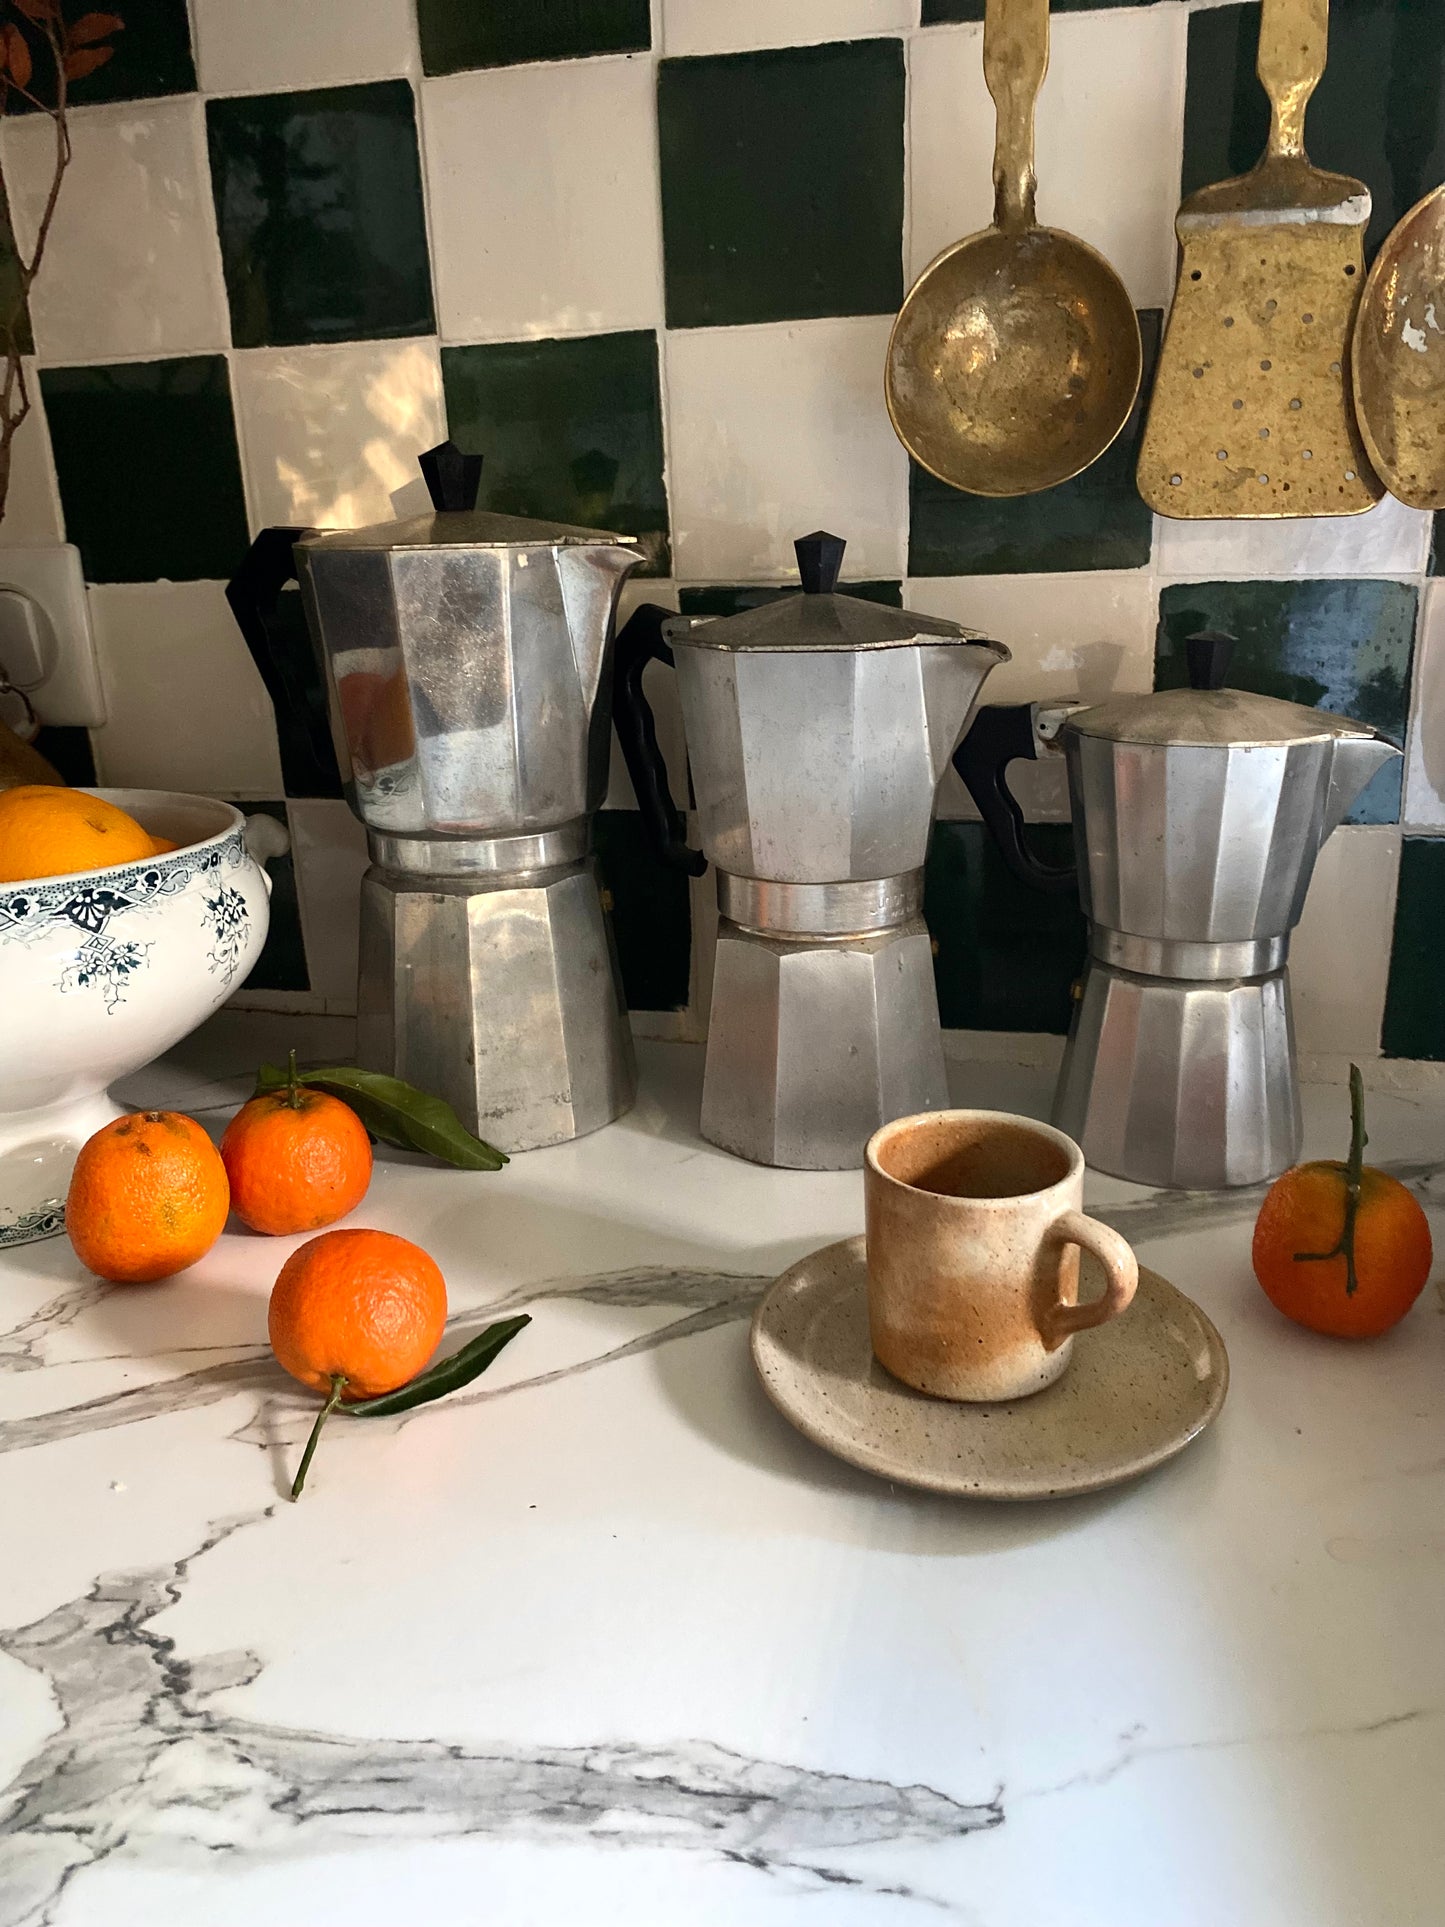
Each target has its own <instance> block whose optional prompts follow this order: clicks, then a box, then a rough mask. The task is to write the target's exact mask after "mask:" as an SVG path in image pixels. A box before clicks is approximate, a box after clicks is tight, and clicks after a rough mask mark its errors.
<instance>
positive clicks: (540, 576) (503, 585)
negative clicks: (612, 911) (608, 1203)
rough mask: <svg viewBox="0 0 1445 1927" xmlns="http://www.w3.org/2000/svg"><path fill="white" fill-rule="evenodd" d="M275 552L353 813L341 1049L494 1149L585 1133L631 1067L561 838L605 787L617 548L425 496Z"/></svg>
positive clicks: (605, 945)
mask: <svg viewBox="0 0 1445 1927" xmlns="http://www.w3.org/2000/svg"><path fill="white" fill-rule="evenodd" d="M296 555H297V563H298V569H299V574H300V578H301V586H302V594H303V597H304V598H305V602H306V607H307V613H308V617H309V620H310V623H311V627H312V631H313V634H314V636H315V637H316V639H317V641H318V643H319V645H320V648H321V653H322V655H323V656H324V658H325V660H326V662H327V665H328V668H329V670H330V673H331V679H332V683H333V687H334V695H335V715H336V717H337V718H338V719H339V732H340V736H341V738H342V746H344V748H345V751H346V754H347V756H348V758H349V762H350V769H351V787H350V795H351V800H352V805H353V807H354V809H355V810H356V813H357V815H358V816H360V818H361V820H362V821H363V822H364V823H365V824H366V825H367V828H368V830H369V832H370V841H371V848H372V859H373V867H372V868H371V870H370V871H368V873H367V876H366V879H365V882H364V884H363V887H362V906H361V957H360V980H359V987H358V994H357V1001H358V1007H359V1012H360V1024H359V1033H358V1049H359V1055H360V1059H361V1062H362V1063H363V1064H365V1065H366V1066H367V1067H368V1068H370V1069H374V1070H383V1071H389V1072H392V1073H394V1074H396V1075H397V1076H400V1077H404V1078H406V1079H407V1080H408V1081H409V1082H411V1083H413V1084H417V1085H419V1086H421V1088H422V1089H424V1090H428V1091H435V1092H437V1093H439V1094H440V1095H442V1096H445V1097H446V1098H447V1100H448V1101H449V1102H450V1103H451V1104H452V1105H453V1106H454V1107H455V1109H456V1111H457V1112H458V1114H459V1115H460V1116H461V1117H462V1118H463V1120H464V1121H465V1122H466V1123H467V1124H468V1126H469V1127H471V1128H472V1129H474V1130H476V1131H477V1132H478V1133H479V1134H480V1135H481V1136H482V1137H484V1138H486V1139H488V1141H489V1142H491V1143H493V1144H495V1145H497V1146H498V1147H499V1148H500V1149H502V1150H504V1151H514V1150H518V1151H520V1150H527V1149H530V1148H532V1147H533V1146H536V1145H542V1144H555V1143H559V1142H561V1141H562V1140H563V1139H566V1138H572V1137H577V1136H579V1135H580V1134H581V1133H582V1132H584V1131H592V1130H596V1129H597V1127H598V1126H599V1125H602V1124H606V1123H608V1122H609V1121H610V1120H611V1119H612V1118H614V1117H617V1116H618V1115H619V1114H620V1113H621V1112H622V1111H624V1110H626V1109H627V1107H628V1105H629V1104H630V1103H631V1101H632V1096H633V1089H634V1072H633V1062H632V1041H631V1033H630V1031H629V1028H628V1022H627V1012H626V1009H625V1006H624V1002H623V997H622V991H621V984H620V979H619V977H618V974H617V965H616V959H615V956H614V954H613V950H612V945H611V939H610V935H609V932H608V930H607V926H606V922H605V919H604V916H603V911H602V904H601V900H600V897H599V894H598V887H597V878H596V873H595V870H594V868H593V866H592V864H591V863H590V861H581V860H579V859H581V858H582V856H583V853H584V852H585V850H586V848H587V842H588V830H587V819H588V817H590V815H591V814H592V812H593V811H595V810H596V809H597V807H598V805H599V804H600V803H601V801H602V798H603V795H604V794H605V791H606V786H607V767H608V746H609V745H608V738H609V733H610V729H611V715H610V707H609V703H608V701H607V700H606V697H605V695H602V692H604V691H606V690H607V689H609V688H610V678H609V676H608V673H607V666H608V654H609V650H610V648H611V643H612V633H613V617H614V614H615V611H616V605H617V596H618V592H619V590H620V588H621V586H622V581H623V578H624V577H625V575H626V574H627V573H628V571H629V570H630V569H633V568H635V567H636V566H637V564H638V562H639V561H640V560H641V555H640V552H639V550H638V549H637V548H636V547H635V546H631V545H628V544H625V543H623V542H621V541H619V540H618V539H617V538H615V537H612V536H608V535H605V534H601V533H598V532H596V531H589V530H580V529H566V528H562V527H559V526H557V525H552V524H543V523H529V522H525V521H521V520H519V519H517V518H513V517H507V516H496V515H489V514H481V513H476V512H473V511H470V510H456V511H452V510H448V511H442V512H439V513H437V514H435V515H427V516H420V517H418V518H417V519H416V520H415V521H414V522H403V523H396V524H389V525H386V526H384V527H382V528H378V529H361V530H356V531H348V532H342V533H339V534H331V535H322V536H318V537H313V538H310V539H308V540H307V541H305V542H302V543H300V544H298V545H297V550H296ZM599 697H601V699H600V700H599ZM509 839H511V840H510V841H509ZM563 851H565V856H566V861H565V862H562V861H560V860H559V856H560V853H561V852H563ZM539 852H541V853H542V854H538V853H539Z"/></svg>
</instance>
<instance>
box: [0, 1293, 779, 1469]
mask: <svg viewBox="0 0 1445 1927" xmlns="http://www.w3.org/2000/svg"><path fill="white" fill-rule="evenodd" d="M771 1282H772V1280H771V1279H769V1278H762V1277H756V1276H753V1275H751V1274H744V1273H736V1272H716V1271H679V1270H675V1269H669V1268H667V1267H664V1266H640V1267H636V1268H634V1269H631V1270H627V1271H614V1272H604V1273H602V1274H600V1275H599V1276H596V1277H581V1278H559V1279H554V1280H551V1281H549V1282H546V1283H542V1284H538V1285H525V1286H518V1287H517V1288H516V1289H515V1290H514V1291H510V1292H507V1293H506V1294H505V1295H504V1296H502V1297H501V1298H498V1299H495V1300H494V1301H493V1302H492V1303H491V1304H489V1305H486V1306H483V1307H482V1308H480V1309H479V1310H476V1311H468V1312H461V1313H458V1314H457V1316H456V1317H454V1318H450V1319H448V1321H447V1336H446V1339H445V1341H444V1342H445V1344H446V1346H447V1349H448V1350H459V1349H460V1347H461V1346H462V1345H464V1344H466V1342H467V1341H468V1340H469V1339H470V1338H473V1337H475V1335H476V1334H477V1333H478V1332H479V1331H481V1330H483V1329H484V1328H485V1327H486V1326H487V1325H490V1324H491V1323H492V1322H493V1321H494V1320H495V1319H498V1318H504V1317H506V1316H507V1315H508V1314H509V1313H511V1312H514V1311H518V1310H521V1309H523V1308H528V1307H532V1306H535V1305H538V1304H541V1303H544V1302H546V1301H548V1300H557V1299H572V1300H577V1301H580V1302H582V1303H585V1304H593V1305H607V1306H610V1307H612V1308H614V1309H617V1310H649V1309H652V1308H654V1307H656V1308H659V1309H662V1310H668V1311H678V1310H680V1311H681V1312H682V1314H683V1315H682V1316H681V1317H680V1318H672V1319H669V1320H668V1321H667V1322H666V1323H664V1324H661V1325H658V1326H656V1327H655V1328H654V1329H653V1330H651V1331H648V1332H644V1333H642V1334H640V1335H639V1336H638V1337H635V1338H632V1339H628V1340H627V1341H626V1342H625V1343H623V1344H621V1345H614V1346H610V1347H609V1348H608V1349H606V1350H605V1351H601V1352H598V1353H596V1354H595V1355H594V1356H593V1357H591V1358H584V1359H579V1360H578V1361H577V1362H576V1363H574V1364H570V1365H564V1366H561V1367H559V1368H558V1369H556V1370H553V1371H547V1372H538V1373H535V1374H533V1375H532V1376H530V1377H524V1378H520V1379H512V1380H508V1381H506V1382H504V1383H502V1384H497V1385H491V1384H487V1385H481V1386H479V1387H478V1388H477V1389H476V1390H475V1391H471V1392H462V1393H458V1394H455V1395H454V1396H453V1397H452V1398H451V1400H450V1401H449V1403H450V1404H451V1405H453V1406H460V1405H470V1404H478V1403H481V1402H483V1401H486V1400H490V1399H496V1398H504V1397H507V1396H509V1395H510V1394H512V1393H514V1392H522V1391H527V1390H529V1389H531V1388H532V1387H534V1386H539V1385H550V1384H553V1383H555V1382H556V1381H557V1380H558V1379H562V1378H569V1377H573V1376H575V1375H576V1374H578V1373H580V1372H588V1371H594V1370H596V1369H597V1368H598V1367H599V1366H602V1365H609V1364H613V1363H615V1362H616V1361H618V1360H620V1359H623V1358H635V1357H637V1356H638V1355H639V1354H640V1353H642V1352H649V1351H655V1350H656V1349H657V1348H658V1347H659V1346H661V1345H667V1344H671V1343H674V1342H675V1341H676V1340H678V1339H680V1338H688V1337H691V1336H694V1335H695V1334H697V1333H699V1332H705V1331H711V1330H712V1329H713V1328H714V1327H715V1326H717V1325H723V1324H728V1323H731V1322H733V1321H734V1320H737V1319H742V1318H747V1317H749V1316H750V1315H751V1313H752V1308H753V1306H754V1305H755V1304H756V1303H757V1300H758V1298H759V1297H760V1295H761V1294H762V1293H763V1292H764V1291H765V1290H766V1289H767V1287H768V1285H769V1284H770V1283H771ZM104 1289H105V1287H103V1286H102V1287H98V1290H101V1291H103V1290H104ZM85 1291H86V1287H77V1289H76V1292H75V1293H73V1294H62V1295H61V1296H60V1297H58V1298H56V1299H54V1300H52V1301H51V1304H50V1305H48V1306H46V1307H44V1308H43V1309H42V1310H41V1311H40V1312H37V1313H36V1314H35V1317H34V1318H32V1319H29V1320H27V1321H26V1324H25V1325H24V1326H23V1327H19V1328H17V1333H23V1334H24V1336H23V1338H22V1339H21V1341H20V1343H19V1344H18V1345H17V1346H16V1347H15V1349H14V1351H13V1353H12V1356H13V1359H14V1360H15V1363H14V1364H12V1367H11V1369H24V1366H25V1365H28V1364H39V1363H43V1360H42V1359H41V1358H40V1357H39V1353H38V1347H39V1345H40V1343H41V1342H42V1340H43V1338H44V1336H45V1334H46V1331H47V1330H55V1329H57V1328H58V1326H59V1325H61V1324H64V1323H68V1322H69V1321H70V1319H72V1318H74V1317H75V1316H77V1315H78V1313H79V1312H80V1311H81V1310H83V1309H84V1307H85V1305H86V1304H88V1303H89V1302H91V1299H90V1298H89V1297H85V1296H83V1294H84V1293H85ZM72 1298H73V1299H74V1300H76V1302H74V1303H72V1302H71V1300H72ZM57 1307H59V1308H60V1309H59V1312H58V1314H57V1316H56V1317H55V1318H53V1319H51V1320H50V1322H49V1323H48V1324H47V1323H45V1320H46V1318H47V1314H48V1313H50V1312H52V1311H53V1310H55V1308H57ZM16 1337H17V1334H11V1339H14V1338H16ZM9 1343H10V1340H7V1339H0V1360H3V1358H4V1357H5V1355H6V1353H5V1349H4V1348H5V1347H6V1346H7V1345H9ZM21 1361H24V1363H23V1364H22V1363H21ZM242 1391H254V1392H256V1393H258V1394H265V1393H272V1394H275V1395H277V1396H278V1397H281V1398H289V1400H290V1401H291V1403H292V1404H293V1405H294V1406H295V1408H296V1409H295V1410H294V1411H293V1412H291V1413H285V1412H283V1413H282V1414H281V1415H280V1419H279V1423H278V1424H271V1423H269V1422H268V1424H267V1426H266V1428H265V1431H264V1433H263V1432H262V1430H261V1428H260V1421H259V1419H256V1420H252V1421H248V1422H247V1423H245V1424H244V1425H243V1426H242V1427H241V1428H240V1430H238V1431H237V1432H236V1433H234V1434H233V1435H232V1436H234V1437H238V1438H242V1439H245V1440H246V1441H247V1442H250V1443H260V1442H262V1440H263V1438H264V1440H265V1442H267V1443H273V1444H274V1443H275V1442H276V1440H277V1439H278V1438H281V1439H283V1440H284V1439H287V1438H289V1437H291V1436H292V1435H293V1434H294V1435H295V1436H299V1437H304V1436H305V1433H306V1431H307V1430H308V1429H309V1427H310V1424H311V1420H312V1417H313V1416H314V1410H313V1407H312V1406H311V1404H310V1403H309V1402H308V1404H307V1406H306V1409H305V1411H304V1414H303V1412H302V1411H301V1409H300V1404H299V1401H300V1399H301V1397H303V1396H304V1395H303V1394H300V1393H298V1391H297V1388H296V1386H295V1385H294V1384H293V1383H292V1381H291V1380H290V1379H289V1378H287V1377H286V1375H285V1373H284V1372H282V1370H281V1368H280V1366H279V1365H277V1363H276V1361H275V1359H274V1358H273V1357H272V1356H271V1353H270V1351H269V1349H268V1348H266V1347H264V1346H253V1347H247V1348H245V1349H244V1350H241V1351H239V1352H238V1353H237V1354H236V1355H235V1356H233V1357H230V1358H221V1359H216V1360H214V1361H212V1362H211V1363H209V1364H206V1365H201V1366H198V1367H197V1368H196V1369H195V1370H194V1371H190V1372H181V1373H178V1374H177V1375H176V1376H175V1377H174V1378H166V1379H157V1380H155V1381H153V1382H152V1383H151V1384H149V1385H135V1386H127V1387H126V1388H125V1389H123V1390H120V1391H115V1392H107V1393H102V1394H100V1395H98V1396H97V1397H95V1398H90V1399H84V1400H82V1401H80V1402H79V1403H77V1404H75V1405H69V1406H61V1407H58V1408H57V1409H55V1410H53V1411H49V1412H37V1413H34V1414H31V1415H29V1416H26V1417H24V1418H13V1419H5V1420H0V1453H5V1452H17V1451H25V1450H29V1449H30V1448H32V1447H34V1446H38V1445H50V1444H53V1443H55V1442H56V1441H58V1440H60V1439H68V1438H75V1437H78V1436H79V1435H80V1434H82V1433H89V1432H103V1431H109V1430H111V1429H112V1428H113V1427H115V1426H118V1425H133V1424H135V1423H137V1421H139V1420H141V1419H149V1418H157V1417H159V1416H161V1415H162V1414H169V1413H176V1412H186V1411H194V1410H195V1409H196V1408H198V1407H200V1406H203V1405H214V1404H216V1403H217V1402H218V1401H219V1400H221V1399H224V1398H230V1397H232V1396H233V1395H234V1394H235V1393H237V1392H242ZM415 1416H416V1415H415V1414H411V1413H408V1414H403V1415H402V1416H400V1417H398V1418H395V1419H384V1420H383V1419H369V1420H367V1423H368V1424H371V1425H379V1424H386V1425H392V1426H401V1425H405V1424H407V1423H408V1422H409V1421H410V1420H411V1419H412V1418H413V1417H415Z"/></svg>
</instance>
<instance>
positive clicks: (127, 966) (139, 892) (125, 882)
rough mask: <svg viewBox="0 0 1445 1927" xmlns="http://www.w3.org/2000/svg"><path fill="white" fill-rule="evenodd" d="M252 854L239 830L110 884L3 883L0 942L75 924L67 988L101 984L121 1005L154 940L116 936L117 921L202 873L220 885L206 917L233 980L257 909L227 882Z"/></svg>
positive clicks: (223, 968) (116, 876)
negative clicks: (77, 939)
mask: <svg viewBox="0 0 1445 1927" xmlns="http://www.w3.org/2000/svg"><path fill="white" fill-rule="evenodd" d="M246 860H247V857H246V841H245V834H244V832H243V831H242V830H239V829H237V830H233V831H232V832H231V834H230V835H229V836H227V837H225V838H224V839H223V840H222V841H221V842H219V843H212V844H209V845H204V846H202V847H201V848H199V849H194V850H178V851H176V852H175V854H174V855H171V856H165V857H159V858H157V859H156V860H155V861H154V862H153V863H136V864H131V865H128V866H127V867H126V868H125V869H120V870H114V871H111V872H109V873H108V874H107V877H106V881H105V882H104V883H103V884H94V883H91V884H85V885H79V886H78V885H76V884H75V883H73V882H71V883H67V882H65V881H60V882H56V883H27V884H26V885H25V886H24V887H23V888H21V889H18V890H17V889H12V890H10V891H8V892H7V891H6V890H4V889H3V888H0V944H3V943H24V942H26V941H27V940H28V939H31V938H34V937H37V936H39V935H40V934H41V932H43V931H44V932H50V933H52V934H53V933H54V931H55V930H56V928H57V927H60V928H65V927H66V926H68V927H69V928H70V929H72V930H74V931H76V932H78V933H79V935H80V936H81V937H82V938H83V939H84V941H83V942H82V943H81V944H80V946H79V948H78V949H77V950H75V951H74V952H73V953H72V954H71V956H70V958H69V960H68V961H67V962H66V964H65V966H64V968H63V969H62V971H61V973H60V978H59V987H60V989H61V990H62V991H75V990H79V991H95V990H98V991H99V992H100V995H101V996H102V997H103V998H104V999H105V1005H106V1009H107V1010H110V1011H115V1010H118V1009H119V1007H120V1005H121V1004H122V1003H123V1002H124V1001H125V993H126V989H127V986H128V985H129V983H130V981H131V979H132V978H133V977H134V976H135V975H136V973H137V972H138V971H141V970H144V969H145V967H146V961H147V959H148V957H149V956H150V953H151V950H152V948H153V946H152V945H151V944H148V943H142V942H140V941H139V940H138V939H137V938H135V937H131V936H126V937H121V936H119V935H117V934H116V932H115V931H113V930H112V929H111V924H112V923H113V922H114V920H115V919H116V918H117V917H119V916H121V915H123V914H129V913H131V912H136V913H140V914H142V915H143V914H144V913H145V911H147V910H148V909H152V908H154V907H155V906H157V905H158V904H160V903H162V902H163V901H164V900H165V899H166V898H167V897H174V896H179V894H180V893H181V891H182V890H184V889H185V888H186V887H187V886H188V885H189V884H190V883H191V882H192V881H193V880H194V879H195V878H197V877H200V878H202V879H204V880H205V881H206V882H207V883H209V884H213V885H214V888H213V889H208V890H207V891H206V895H205V922H206V927H207V929H208V930H209V931H210V932H211V938H212V941H211V948H210V950H209V952H208V953H207V961H208V964H209V966H210V969H211V970H212V972H213V973H214V974H215V975H217V976H219V977H220V978H221V979H222V980H223V981H224V982H225V983H227V984H229V983H230V982H231V980H232V979H233V978H234V977H235V975H236V971H237V969H238V968H239V966H240V961H241V953H242V951H243V950H244V949H245V947H246V937H247V931H248V927H249V924H250V920H251V913H250V911H249V910H248V908H247V906H246V899H245V897H244V896H242V894H241V892H240V891H239V890H237V889H234V888H232V886H231V885H230V884H228V883H226V882H225V881H224V873H225V872H226V871H227V870H234V869H237V868H238V867H239V866H240V865H241V864H242V863H244V862H246Z"/></svg>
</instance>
